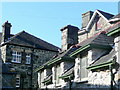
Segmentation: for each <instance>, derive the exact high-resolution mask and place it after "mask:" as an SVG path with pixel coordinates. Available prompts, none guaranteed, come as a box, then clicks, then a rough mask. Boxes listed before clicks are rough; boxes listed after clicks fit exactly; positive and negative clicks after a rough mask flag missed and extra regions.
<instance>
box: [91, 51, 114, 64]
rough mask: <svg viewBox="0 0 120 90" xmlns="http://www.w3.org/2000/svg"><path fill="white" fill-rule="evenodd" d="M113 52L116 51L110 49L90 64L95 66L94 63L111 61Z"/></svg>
mask: <svg viewBox="0 0 120 90" xmlns="http://www.w3.org/2000/svg"><path fill="white" fill-rule="evenodd" d="M115 53H116V51H115V49H112V50H111V52H110V53H109V54H107V55H105V56H103V57H101V58H100V59H98V60H96V61H95V62H93V64H91V65H90V66H96V65H100V64H103V63H106V62H109V61H111V58H113V56H114V55H115Z"/></svg>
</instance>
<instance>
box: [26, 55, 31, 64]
mask: <svg viewBox="0 0 120 90" xmlns="http://www.w3.org/2000/svg"><path fill="white" fill-rule="evenodd" d="M30 63H31V54H26V64H30Z"/></svg>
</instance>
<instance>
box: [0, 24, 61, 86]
mask: <svg viewBox="0 0 120 90" xmlns="http://www.w3.org/2000/svg"><path fill="white" fill-rule="evenodd" d="M6 24H9V23H8V22H6V23H5V24H4V25H5V27H3V32H2V33H3V37H5V36H6V34H5V35H4V33H6V31H9V30H10V28H9V29H8V28H7V29H6V26H7V25H6ZM9 34H10V32H9ZM22 34H26V35H28V36H27V37H24V36H25V35H23V36H22ZM7 35H8V34H7ZM1 38H2V37H1ZM27 38H29V39H30V41H29V39H27ZM2 39H4V38H2ZM11 39H13V41H12V40H11ZM35 39H36V40H35ZM6 40H7V43H6ZM6 40H2V41H1V48H0V49H1V58H2V60H3V62H4V63H5V64H8V66H9V68H10V71H11V72H16V74H13V75H6V74H5V75H4V77H3V78H4V79H6V78H7V79H8V81H7V83H8V84H10V85H9V86H11V87H14V88H16V80H17V79H16V78H17V77H18V82H17V83H18V85H19V77H20V86H17V88H37V87H38V82H37V77H38V76H37V73H36V72H35V69H37V68H38V67H40V66H41V65H43V64H44V63H45V62H47V61H48V60H49V59H50V58H52V57H53V56H54V55H55V54H56V53H58V50H57V49H59V48H58V47H56V46H54V45H52V44H49V43H47V42H45V41H42V40H40V39H38V38H36V37H34V36H32V35H30V34H28V33H26V32H21V33H19V34H16V35H14V36H13V37H12V38H9V39H6ZM18 40H19V41H18ZM32 40H33V41H32ZM34 41H35V44H36V42H37V44H36V46H35V45H31V44H34ZM31 42H32V43H31ZM25 43H26V44H25ZM39 45H41V46H39ZM42 45H44V46H42ZM45 45H46V46H45ZM32 46H33V47H32ZM39 47H41V48H39ZM49 48H50V49H49ZM14 52H15V54H14ZM15 55H19V56H15ZM27 55H30V56H27ZM27 57H29V59H30V61H29V62H27V61H26V60H27ZM14 58H15V59H16V60H19V61H14V60H15V59H14ZM12 81H13V82H12ZM3 85H4V86H5V84H4V83H3ZM9 86H8V87H9Z"/></svg>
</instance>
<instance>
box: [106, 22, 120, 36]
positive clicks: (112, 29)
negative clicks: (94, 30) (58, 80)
mask: <svg viewBox="0 0 120 90" xmlns="http://www.w3.org/2000/svg"><path fill="white" fill-rule="evenodd" d="M119 28H120V21H119V22H117V23H115V24H114V25H113V26H111V27H109V28H108V29H106V30H105V31H106V32H107V34H108V36H110V35H111V34H110V33H111V32H113V31H115V30H117V29H119ZM116 33H117V32H116Z"/></svg>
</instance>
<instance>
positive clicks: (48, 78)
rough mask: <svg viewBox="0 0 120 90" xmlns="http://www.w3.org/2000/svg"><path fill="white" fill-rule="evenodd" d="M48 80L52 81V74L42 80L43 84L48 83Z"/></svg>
mask: <svg viewBox="0 0 120 90" xmlns="http://www.w3.org/2000/svg"><path fill="white" fill-rule="evenodd" d="M50 79H52V74H51V75H49V76H48V77H47V78H45V79H44V81H43V83H45V82H47V81H49V80H50Z"/></svg>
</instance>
